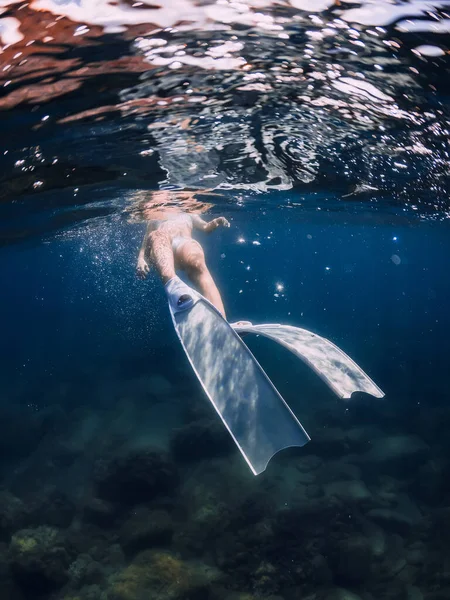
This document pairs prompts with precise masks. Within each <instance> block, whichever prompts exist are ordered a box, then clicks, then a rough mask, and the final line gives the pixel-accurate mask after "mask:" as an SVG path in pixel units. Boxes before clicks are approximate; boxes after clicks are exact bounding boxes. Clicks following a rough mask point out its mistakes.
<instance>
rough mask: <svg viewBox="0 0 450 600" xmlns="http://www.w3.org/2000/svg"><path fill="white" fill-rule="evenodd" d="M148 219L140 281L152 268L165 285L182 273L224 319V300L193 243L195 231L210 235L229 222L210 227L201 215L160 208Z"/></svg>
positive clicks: (220, 219) (216, 222)
mask: <svg viewBox="0 0 450 600" xmlns="http://www.w3.org/2000/svg"><path fill="white" fill-rule="evenodd" d="M158 204H159V203H158ZM146 217H147V219H148V225H147V231H146V232H145V236H144V239H143V241H142V245H141V249H140V251H139V256H138V261H137V266H136V271H137V275H138V277H140V278H141V279H144V278H145V277H146V276H147V274H148V272H149V270H150V265H154V266H155V268H156V270H157V271H158V274H159V276H160V278H161V281H162V282H163V284H164V285H165V284H166V283H167V282H168V281H170V279H172V278H173V277H175V276H176V271H175V270H176V269H182V270H184V271H185V272H186V274H187V276H188V277H189V279H190V280H191V281H192V283H193V284H194V286H195V287H196V288H197V289H198V290H199V292H200V293H201V294H202V295H203V296H205V298H207V299H208V300H209V301H210V302H211V303H212V304H214V306H215V307H216V308H217V309H218V310H219V311H220V312H221V313H222V315H223V316H224V317H225V309H224V306H223V302H222V298H221V296H220V292H219V290H218V289H217V286H216V284H215V283H214V279H213V278H212V276H211V273H210V272H209V270H208V267H207V266H206V261H205V254H204V252H203V248H202V247H201V245H200V244H199V242H197V241H196V240H194V239H193V237H192V232H193V230H194V229H196V230H198V231H204V232H205V233H210V232H212V231H214V230H215V229H217V228H218V227H229V226H230V224H229V222H228V221H227V219H225V217H217V218H216V219H213V220H212V221H210V222H209V223H207V222H206V221H204V220H203V219H202V218H201V217H200V216H199V215H198V214H192V213H191V214H188V213H186V212H184V211H183V210H181V209H180V208H177V207H167V206H164V205H163V206H161V205H160V204H159V206H158V207H157V206H155V207H154V208H153V207H151V208H150V210H147V211H146Z"/></svg>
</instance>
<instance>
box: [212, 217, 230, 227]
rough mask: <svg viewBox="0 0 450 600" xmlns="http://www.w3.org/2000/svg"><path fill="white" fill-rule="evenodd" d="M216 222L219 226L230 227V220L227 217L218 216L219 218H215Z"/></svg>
mask: <svg viewBox="0 0 450 600" xmlns="http://www.w3.org/2000/svg"><path fill="white" fill-rule="evenodd" d="M214 222H215V224H216V225H217V227H230V222H229V221H228V219H225V217H217V219H214Z"/></svg>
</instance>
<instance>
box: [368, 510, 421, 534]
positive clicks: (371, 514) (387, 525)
mask: <svg viewBox="0 0 450 600" xmlns="http://www.w3.org/2000/svg"><path fill="white" fill-rule="evenodd" d="M366 516H367V517H368V518H369V519H371V520H372V521H374V522H375V523H378V525H381V527H383V528H384V529H387V530H388V531H392V532H393V533H399V534H400V535H404V534H407V533H409V531H410V529H411V527H412V526H413V525H414V521H413V520H412V519H411V518H410V517H408V516H406V515H404V514H403V513H401V512H399V511H396V510H391V509H389V508H374V509H372V510H369V511H368V512H367V515H366Z"/></svg>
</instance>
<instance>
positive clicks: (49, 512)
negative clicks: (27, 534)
mask: <svg viewBox="0 0 450 600" xmlns="http://www.w3.org/2000/svg"><path fill="white" fill-rule="evenodd" d="M75 511H76V509H75V505H74V503H73V502H72V501H71V500H70V498H69V497H68V496H67V495H66V494H64V492H61V491H60V490H57V489H55V488H47V489H44V490H42V491H41V492H40V493H39V495H38V496H37V498H36V499H35V500H34V501H33V503H32V505H31V508H30V513H31V520H32V522H33V523H36V524H38V523H45V524H46V525H51V526H52V527H60V528H63V529H64V528H66V527H69V525H70V524H71V523H72V520H73V517H74V516H75Z"/></svg>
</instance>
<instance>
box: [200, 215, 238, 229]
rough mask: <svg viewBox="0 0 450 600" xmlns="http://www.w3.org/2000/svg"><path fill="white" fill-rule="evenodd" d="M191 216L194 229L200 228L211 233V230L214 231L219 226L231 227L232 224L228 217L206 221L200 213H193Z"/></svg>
mask: <svg viewBox="0 0 450 600" xmlns="http://www.w3.org/2000/svg"><path fill="white" fill-rule="evenodd" d="M191 218H192V225H193V226H194V229H198V230H199V231H204V232H205V233H210V232H211V231H214V230H215V229H217V228H218V227H229V226H230V223H229V221H228V220H227V219H225V217H217V218H216V219H213V220H212V221H210V222H209V223H207V222H206V221H204V220H203V219H202V218H201V217H199V216H198V215H191Z"/></svg>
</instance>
